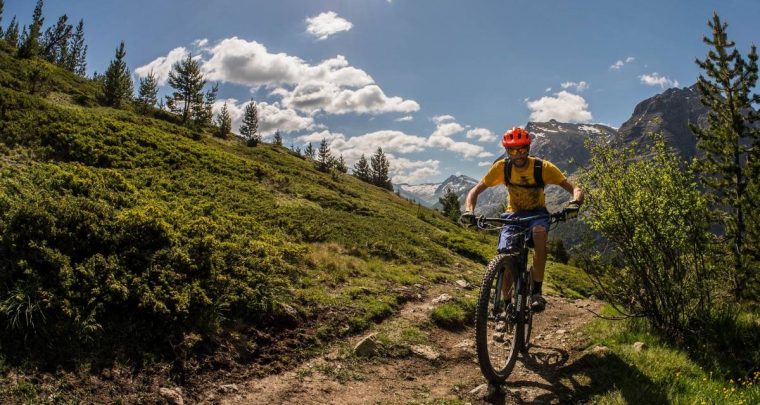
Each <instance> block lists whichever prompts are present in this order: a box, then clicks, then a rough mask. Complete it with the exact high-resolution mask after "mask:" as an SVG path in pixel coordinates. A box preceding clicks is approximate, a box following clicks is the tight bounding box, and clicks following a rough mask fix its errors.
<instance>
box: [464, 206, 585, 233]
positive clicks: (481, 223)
mask: <svg viewBox="0 0 760 405" xmlns="http://www.w3.org/2000/svg"><path fill="white" fill-rule="evenodd" d="M577 215H578V210H577V209H568V208H565V209H563V210H562V211H559V212H555V213H553V214H539V215H534V216H530V217H525V218H511V219H506V218H498V217H496V218H487V217H485V216H480V217H476V218H475V220H476V222H475V225H476V226H477V227H478V228H479V229H485V228H486V227H485V225H486V224H488V223H498V224H500V225H505V226H506V225H518V226H525V225H528V224H529V223H530V221H533V220H536V219H544V218H549V223H550V225H551V224H555V223H557V222H561V221H566V220H568V219H571V218H574V217H576V216H577Z"/></svg>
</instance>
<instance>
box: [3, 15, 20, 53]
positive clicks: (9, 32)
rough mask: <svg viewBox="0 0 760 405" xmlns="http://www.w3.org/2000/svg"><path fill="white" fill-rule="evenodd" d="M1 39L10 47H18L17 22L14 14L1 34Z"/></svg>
mask: <svg viewBox="0 0 760 405" xmlns="http://www.w3.org/2000/svg"><path fill="white" fill-rule="evenodd" d="M3 39H5V42H7V43H9V44H10V45H11V46H12V47H14V48H18V22H17V21H16V16H15V15H14V16H13V18H12V19H11V23H10V24H8V28H7V29H6V30H5V34H3Z"/></svg>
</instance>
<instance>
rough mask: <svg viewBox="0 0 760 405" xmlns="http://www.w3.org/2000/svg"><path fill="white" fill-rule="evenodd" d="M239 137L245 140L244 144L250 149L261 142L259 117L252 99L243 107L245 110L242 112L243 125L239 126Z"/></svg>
mask: <svg viewBox="0 0 760 405" xmlns="http://www.w3.org/2000/svg"><path fill="white" fill-rule="evenodd" d="M240 135H242V136H243V138H245V139H246V144H247V145H248V146H250V147H256V146H258V144H259V142H261V134H259V116H258V112H257V109H256V102H255V101H253V99H251V101H250V102H249V103H248V104H246V105H245V109H244V110H243V125H241V126H240Z"/></svg>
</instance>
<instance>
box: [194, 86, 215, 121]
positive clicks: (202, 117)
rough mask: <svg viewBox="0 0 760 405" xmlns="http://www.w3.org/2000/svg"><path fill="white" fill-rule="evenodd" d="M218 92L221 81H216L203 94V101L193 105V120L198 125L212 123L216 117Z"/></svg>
mask: <svg viewBox="0 0 760 405" xmlns="http://www.w3.org/2000/svg"><path fill="white" fill-rule="evenodd" d="M217 93H219V83H214V85H212V86H211V88H210V89H208V90H207V91H206V93H205V95H204V96H203V102H202V103H199V104H196V105H194V106H193V107H192V110H193V111H192V115H193V122H195V124H196V125H200V126H204V125H211V120H212V119H213V118H214V103H215V102H216V95H217Z"/></svg>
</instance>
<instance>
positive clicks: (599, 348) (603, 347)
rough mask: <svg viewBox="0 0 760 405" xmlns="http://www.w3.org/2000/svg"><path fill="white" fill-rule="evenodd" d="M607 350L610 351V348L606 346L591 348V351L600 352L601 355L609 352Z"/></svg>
mask: <svg viewBox="0 0 760 405" xmlns="http://www.w3.org/2000/svg"><path fill="white" fill-rule="evenodd" d="M609 351H610V348H609V347H607V346H594V348H593V349H591V352H592V353H596V354H601V355H605V354H607V353H609Z"/></svg>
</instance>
